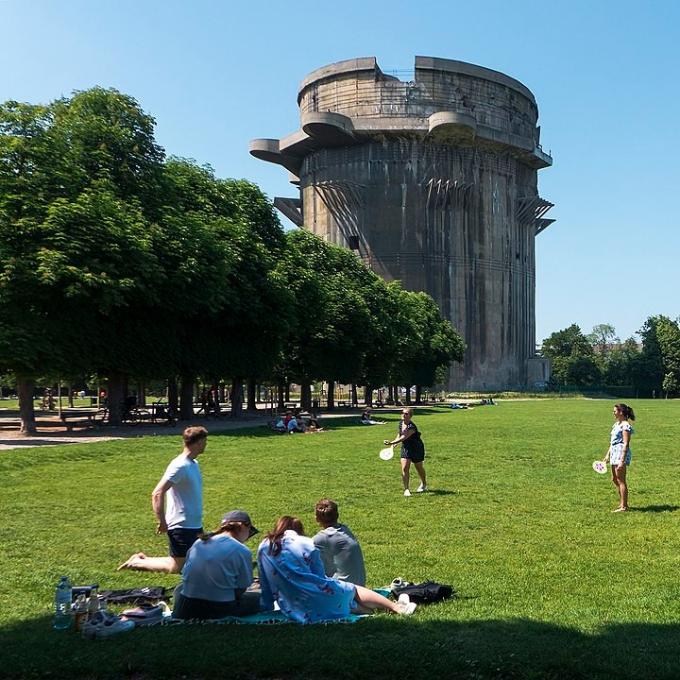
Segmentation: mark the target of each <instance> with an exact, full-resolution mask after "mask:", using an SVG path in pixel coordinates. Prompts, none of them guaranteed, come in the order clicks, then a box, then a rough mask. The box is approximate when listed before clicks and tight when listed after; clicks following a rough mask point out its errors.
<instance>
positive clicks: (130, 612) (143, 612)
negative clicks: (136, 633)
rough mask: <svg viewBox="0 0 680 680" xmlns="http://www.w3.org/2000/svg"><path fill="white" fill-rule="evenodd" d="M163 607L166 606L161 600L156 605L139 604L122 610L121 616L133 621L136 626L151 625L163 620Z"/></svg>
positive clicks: (125, 619) (124, 619)
mask: <svg viewBox="0 0 680 680" xmlns="http://www.w3.org/2000/svg"><path fill="white" fill-rule="evenodd" d="M165 607H167V604H165V602H161V603H159V604H157V605H156V606H151V605H141V606H139V607H135V608H134V609H126V610H124V611H123V613H122V615H121V618H122V619H123V621H134V622H135V623H136V624H137V625H138V626H152V625H154V624H155V623H160V622H161V621H162V620H163V616H164V608H165Z"/></svg>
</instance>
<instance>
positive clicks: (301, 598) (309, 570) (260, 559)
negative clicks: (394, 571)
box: [257, 515, 416, 623]
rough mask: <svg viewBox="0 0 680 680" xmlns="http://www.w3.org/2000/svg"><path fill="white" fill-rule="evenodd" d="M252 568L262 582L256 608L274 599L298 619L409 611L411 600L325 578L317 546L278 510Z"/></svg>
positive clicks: (412, 608)
mask: <svg viewBox="0 0 680 680" xmlns="http://www.w3.org/2000/svg"><path fill="white" fill-rule="evenodd" d="M257 568H258V573H259V576H260V585H261V588H262V608H263V609H264V610H270V609H272V608H273V607H274V603H275V602H276V603H278V605H279V607H280V609H281V611H282V612H283V614H284V615H285V616H286V617H288V618H289V619H292V620H293V621H297V622H298V623H317V622H319V621H328V620H332V619H342V618H345V617H347V616H349V614H351V613H355V614H369V613H372V612H374V611H387V612H393V613H394V614H402V615H406V616H408V615H410V614H413V612H414V611H415V609H416V605H415V603H413V602H408V600H407V599H406V598H405V599H404V600H403V601H399V602H392V601H391V600H388V599H387V598H386V597H383V596H382V595H379V594H378V593H376V592H374V591H372V590H368V588H364V587H362V586H358V585H355V584H353V583H347V582H345V581H336V580H335V579H333V578H328V577H327V576H326V574H325V573H324V568H323V563H322V561H321V555H320V554H319V550H318V549H317V548H316V547H315V545H314V542H313V541H312V539H310V538H307V537H306V536H305V535H304V528H303V526H302V522H301V521H300V520H299V519H298V518H297V517H291V516H289V515H284V516H283V517H281V518H280V519H279V520H278V522H277V523H276V526H275V527H274V529H273V530H272V531H270V532H269V533H268V534H267V536H266V537H265V539H264V540H263V541H262V543H260V547H259V548H258V550H257Z"/></svg>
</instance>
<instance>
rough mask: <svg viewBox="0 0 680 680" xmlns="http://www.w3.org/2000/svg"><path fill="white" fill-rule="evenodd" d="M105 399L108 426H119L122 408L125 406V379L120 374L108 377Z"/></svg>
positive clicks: (121, 419)
mask: <svg viewBox="0 0 680 680" xmlns="http://www.w3.org/2000/svg"><path fill="white" fill-rule="evenodd" d="M107 398H108V407H109V425H120V424H121V423H122V422H123V408H124V406H125V377H124V376H123V374H122V373H112V374H110V375H109V381H108V387H107Z"/></svg>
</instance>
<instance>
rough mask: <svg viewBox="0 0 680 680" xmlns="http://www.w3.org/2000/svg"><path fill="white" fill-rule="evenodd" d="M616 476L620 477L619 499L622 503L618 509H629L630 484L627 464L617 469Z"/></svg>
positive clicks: (621, 510)
mask: <svg viewBox="0 0 680 680" xmlns="http://www.w3.org/2000/svg"><path fill="white" fill-rule="evenodd" d="M616 476H617V477H618V478H619V499H620V504H619V507H618V510H619V511H620V512H623V511H624V510H628V484H627V483H626V466H625V465H624V466H623V468H622V469H621V470H617V471H616Z"/></svg>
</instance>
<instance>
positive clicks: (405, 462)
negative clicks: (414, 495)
mask: <svg viewBox="0 0 680 680" xmlns="http://www.w3.org/2000/svg"><path fill="white" fill-rule="evenodd" d="M410 467H411V461H410V459H408V458H402V459H401V481H402V483H403V485H404V491H406V490H407V489H408V485H409V480H410V473H409V468H410Z"/></svg>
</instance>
